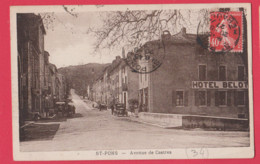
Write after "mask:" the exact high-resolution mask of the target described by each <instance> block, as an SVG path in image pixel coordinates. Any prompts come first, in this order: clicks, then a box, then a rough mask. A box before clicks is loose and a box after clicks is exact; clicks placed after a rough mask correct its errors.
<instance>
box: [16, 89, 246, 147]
mask: <svg viewBox="0 0 260 164" xmlns="http://www.w3.org/2000/svg"><path fill="white" fill-rule="evenodd" d="M72 98H73V101H74V103H75V106H76V112H77V115H76V117H74V118H71V119H67V121H65V122H61V123H60V127H59V130H58V131H57V133H56V135H55V136H54V138H53V139H52V140H47V141H46V140H45V141H26V142H21V151H73V150H79V151H81V150H100V149H160V148H165V149H168V148H186V147H237V146H249V133H248V132H219V131H201V130H180V129H162V128H159V127H154V126H150V125H145V124H142V123H138V122H133V121H130V120H129V119H128V118H125V117H116V116H112V115H111V114H110V111H98V110H97V109H94V108H92V105H91V102H88V103H86V102H84V101H83V100H82V99H80V97H79V96H78V95H76V94H75V93H74V91H72Z"/></svg>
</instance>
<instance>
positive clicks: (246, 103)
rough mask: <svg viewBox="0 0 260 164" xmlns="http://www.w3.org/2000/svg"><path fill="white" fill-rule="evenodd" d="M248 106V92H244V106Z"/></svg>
mask: <svg viewBox="0 0 260 164" xmlns="http://www.w3.org/2000/svg"><path fill="white" fill-rule="evenodd" d="M248 104H249V95H248V90H246V91H245V105H246V106H247V107H248Z"/></svg>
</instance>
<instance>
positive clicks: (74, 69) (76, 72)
mask: <svg viewBox="0 0 260 164" xmlns="http://www.w3.org/2000/svg"><path fill="white" fill-rule="evenodd" d="M108 65H110V64H98V63H89V64H85V65H76V66H68V67H62V68H59V69H58V71H59V73H61V74H63V75H64V76H65V77H66V79H67V81H68V83H69V85H70V86H71V87H72V88H74V89H75V90H76V93H77V94H79V95H83V94H85V93H86V90H87V86H88V85H89V84H91V83H93V81H94V80H95V79H97V78H98V77H99V76H100V75H101V74H102V72H103V70H104V69H105V68H106V67H107V66H108Z"/></svg>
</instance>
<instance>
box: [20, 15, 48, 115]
mask: <svg viewBox="0 0 260 164" xmlns="http://www.w3.org/2000/svg"><path fill="white" fill-rule="evenodd" d="M45 34H46V31H45V28H44V25H43V23H42V19H41V17H40V16H38V15H35V14H17V46H18V78H19V81H18V82H19V114H20V120H24V119H30V118H32V117H33V115H34V114H35V113H38V114H42V113H43V112H44V109H43V105H42V104H43V101H42V100H43V97H42V83H41V80H42V77H41V75H42V64H41V63H42V62H43V58H44V35H45Z"/></svg>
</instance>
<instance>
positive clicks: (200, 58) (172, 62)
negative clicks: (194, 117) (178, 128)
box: [149, 43, 248, 117]
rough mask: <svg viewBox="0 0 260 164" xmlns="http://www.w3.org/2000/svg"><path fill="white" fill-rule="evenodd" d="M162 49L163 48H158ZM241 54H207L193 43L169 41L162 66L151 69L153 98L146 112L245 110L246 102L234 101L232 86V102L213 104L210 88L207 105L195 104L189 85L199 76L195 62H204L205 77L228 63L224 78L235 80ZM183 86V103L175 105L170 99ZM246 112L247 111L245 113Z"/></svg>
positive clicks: (214, 74)
mask: <svg viewBox="0 0 260 164" xmlns="http://www.w3.org/2000/svg"><path fill="white" fill-rule="evenodd" d="M161 53H163V52H162V50H161ZM240 55H241V54H234V53H233V54H232V53H230V54H226V55H222V54H209V53H207V51H206V50H205V51H204V50H203V49H202V48H201V47H200V46H197V45H196V46H195V44H171V43H168V45H167V46H166V54H165V59H164V62H163V64H162V65H161V67H160V68H159V69H158V70H156V71H154V72H152V73H151V74H150V75H151V81H150V82H151V87H152V95H150V97H151V96H152V100H153V103H152V105H151V109H150V111H149V112H154V113H176V114H177V113H178V114H199V115H213V116H226V117H237V116H238V113H243V112H244V113H247V112H248V105H246V106H245V107H238V106H235V105H234V101H235V99H234V90H231V94H232V95H233V96H231V97H232V98H231V102H232V103H231V105H230V106H225V107H219V106H215V101H214V100H215V95H214V90H210V93H211V96H210V101H209V102H210V105H209V106H205V107H200V106H196V105H195V92H194V91H195V90H194V89H192V88H191V81H197V80H198V65H199V64H206V65H207V80H208V81H215V80H216V81H217V80H218V67H219V65H226V66H227V80H230V81H232V80H237V66H238V65H244V63H243V61H242V59H241V56H240ZM177 89H180V90H183V91H184V93H185V94H186V95H188V96H187V99H186V100H184V101H185V103H184V104H185V105H184V107H176V106H174V103H173V91H176V90H177ZM247 115H248V114H247Z"/></svg>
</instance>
